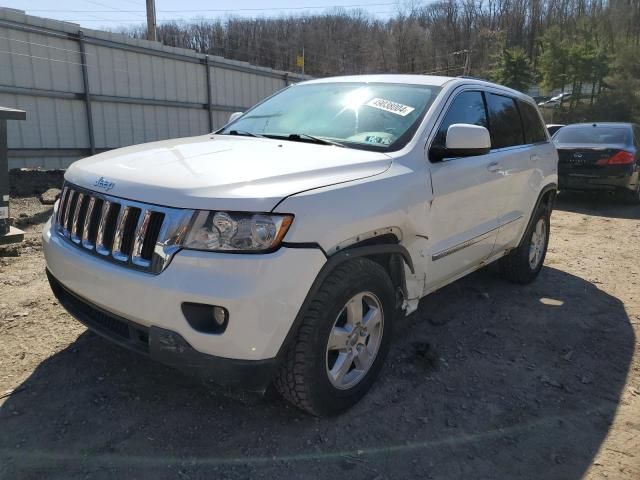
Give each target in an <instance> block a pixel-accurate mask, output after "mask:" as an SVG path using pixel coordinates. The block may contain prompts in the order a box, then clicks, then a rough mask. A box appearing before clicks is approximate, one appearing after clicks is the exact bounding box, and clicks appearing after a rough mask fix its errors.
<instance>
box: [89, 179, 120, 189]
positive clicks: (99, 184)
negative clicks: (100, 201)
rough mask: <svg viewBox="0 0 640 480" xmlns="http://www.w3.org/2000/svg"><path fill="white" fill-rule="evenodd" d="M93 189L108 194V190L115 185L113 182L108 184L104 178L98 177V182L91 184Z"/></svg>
mask: <svg viewBox="0 0 640 480" xmlns="http://www.w3.org/2000/svg"><path fill="white" fill-rule="evenodd" d="M93 186H94V187H98V188H101V189H103V190H104V191H105V192H108V191H109V190H111V189H112V188H113V187H115V186H116V184H115V183H114V182H110V181H109V180H107V179H106V178H104V177H100V178H99V179H98V180H96V182H95V183H94V184H93Z"/></svg>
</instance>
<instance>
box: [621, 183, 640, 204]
mask: <svg viewBox="0 0 640 480" xmlns="http://www.w3.org/2000/svg"><path fill="white" fill-rule="evenodd" d="M622 199H623V200H624V201H625V203H628V204H630V205H640V183H639V184H638V185H636V188H635V190H626V189H625V190H624V191H623V192H622Z"/></svg>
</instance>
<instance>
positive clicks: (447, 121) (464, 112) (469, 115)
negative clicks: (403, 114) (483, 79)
mask: <svg viewBox="0 0 640 480" xmlns="http://www.w3.org/2000/svg"><path fill="white" fill-rule="evenodd" d="M454 123H469V124H471V125H479V126H481V127H487V112H486V111H485V108H484V100H483V99H482V93H480V92H462V93H460V94H459V95H458V96H457V97H456V98H454V100H453V102H451V105H449V110H447V113H446V115H445V116H444V118H443V119H442V123H440V127H439V128H438V133H436V137H435V139H434V141H433V145H432V147H437V148H444V147H445V145H446V140H447V130H448V129H449V127H450V126H451V125H453V124H454Z"/></svg>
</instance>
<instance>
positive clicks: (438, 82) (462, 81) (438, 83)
mask: <svg viewBox="0 0 640 480" xmlns="http://www.w3.org/2000/svg"><path fill="white" fill-rule="evenodd" d="M337 82H345V83H346V82H371V83H374V82H376V83H400V84H402V83H404V84H408V85H429V86H435V87H443V86H445V85H449V84H451V85H452V86H453V87H455V86H458V85H470V84H471V85H482V86H485V87H494V88H499V89H501V90H504V91H505V92H509V93H510V94H511V95H514V96H516V97H520V98H526V99H529V100H530V97H529V96H528V95H527V94H525V93H522V92H519V91H517V90H513V89H512V88H509V87H505V86H503V85H498V84H496V83H491V82H489V81H486V80H482V79H479V78H472V77H441V76H436V75H400V74H377V75H345V76H343V77H326V78H317V79H313V80H307V81H304V82H300V83H299V84H298V85H302V84H309V83H337ZM530 101H531V100H530Z"/></svg>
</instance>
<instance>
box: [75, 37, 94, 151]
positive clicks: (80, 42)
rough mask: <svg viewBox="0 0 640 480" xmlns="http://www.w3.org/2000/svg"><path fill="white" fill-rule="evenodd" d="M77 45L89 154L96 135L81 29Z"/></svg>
mask: <svg viewBox="0 0 640 480" xmlns="http://www.w3.org/2000/svg"><path fill="white" fill-rule="evenodd" d="M78 45H79V47H80V62H81V63H82V84H83V85H84V109H85V112H86V114H87V132H88V133H89V149H90V150H91V155H95V154H96V136H95V132H94V131H93V114H92V113H91V89H90V88H89V69H88V68H87V52H86V50H85V44H84V34H83V33H82V30H80V31H79V32H78Z"/></svg>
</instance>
